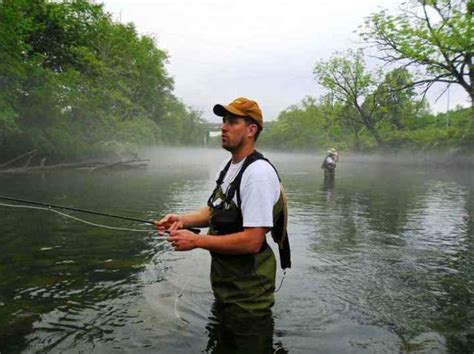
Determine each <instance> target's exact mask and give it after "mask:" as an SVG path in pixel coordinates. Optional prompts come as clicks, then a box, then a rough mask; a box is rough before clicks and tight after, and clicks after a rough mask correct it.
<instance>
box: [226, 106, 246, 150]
mask: <svg viewBox="0 0 474 354" xmlns="http://www.w3.org/2000/svg"><path fill="white" fill-rule="evenodd" d="M248 132H249V124H248V123H247V122H246V121H245V119H244V118H242V117H237V116H233V115H230V114H229V115H226V116H225V117H223V118H222V127H221V133H222V137H221V141H222V147H223V148H224V149H226V150H227V151H230V152H232V151H235V150H238V149H239V148H240V147H241V146H242V145H243V144H244V143H245V142H246V141H247V139H249V137H248Z"/></svg>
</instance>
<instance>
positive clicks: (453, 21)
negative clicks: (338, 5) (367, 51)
mask: <svg viewBox="0 0 474 354" xmlns="http://www.w3.org/2000/svg"><path fill="white" fill-rule="evenodd" d="M408 5H415V6H408ZM473 13H474V0H416V1H411V2H410V4H405V7H403V8H402V9H401V11H400V13H398V14H395V15H392V14H389V13H388V12H387V11H385V10H384V11H380V12H378V13H375V14H372V15H371V16H370V17H369V18H367V20H366V23H365V26H364V27H363V28H362V30H361V35H362V36H363V38H364V39H365V40H367V41H369V42H371V43H372V44H374V45H375V46H376V47H377V49H378V53H380V55H379V57H380V59H382V60H383V61H385V62H388V63H391V64H400V65H405V66H415V67H417V68H419V69H420V70H419V71H418V72H417V76H416V78H415V80H414V81H413V83H412V84H414V85H426V86H425V87H426V89H429V88H430V87H431V86H432V85H433V84H435V83H445V84H447V85H451V84H457V85H460V86H461V87H463V89H464V90H465V91H466V93H467V94H468V95H469V97H470V99H471V104H472V107H474V22H473ZM471 113H472V128H473V129H474V109H473V111H472V112H471Z"/></svg>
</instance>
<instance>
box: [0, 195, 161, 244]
mask: <svg viewBox="0 0 474 354" xmlns="http://www.w3.org/2000/svg"><path fill="white" fill-rule="evenodd" d="M0 205H1V206H5V207H10V208H23V209H37V210H44V211H50V212H53V213H56V214H59V215H61V216H64V217H65V218H70V219H73V220H76V221H79V222H82V223H84V224H87V225H91V226H96V227H101V228H104V229H110V230H118V231H131V232H148V233H149V232H150V230H141V229H130V228H125V227H116V226H109V225H103V224H96V223H93V222H91V221H87V220H84V219H80V218H78V217H76V216H72V215H69V214H66V213H62V212H60V211H58V210H54V209H52V208H43V207H37V206H31V205H14V204H5V203H0ZM156 238H158V239H163V240H164V239H166V238H167V236H157V237H156Z"/></svg>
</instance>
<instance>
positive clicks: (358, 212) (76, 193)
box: [0, 149, 474, 353]
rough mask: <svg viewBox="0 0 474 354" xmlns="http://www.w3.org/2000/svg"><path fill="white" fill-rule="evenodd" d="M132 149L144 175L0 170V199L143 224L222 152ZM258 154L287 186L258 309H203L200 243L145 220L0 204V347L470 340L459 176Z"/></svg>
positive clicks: (471, 217)
mask: <svg viewBox="0 0 474 354" xmlns="http://www.w3.org/2000/svg"><path fill="white" fill-rule="evenodd" d="M148 154H149V156H146V157H150V158H151V160H152V161H151V165H150V166H149V168H148V169H147V170H140V171H126V172H116V171H115V172H100V173H88V172H84V171H80V172H79V171H63V172H55V173H49V174H43V175H41V174H35V175H24V176H0V195H14V196H17V197H19V198H25V199H32V200H40V201H45V202H50V203H55V204H63V205H71V206H75V207H79V208H85V209H93V210H100V211H104V212H110V213H114V214H122V215H128V216H130V217H134V218H138V219H153V218H157V217H159V216H160V215H162V214H164V213H167V212H169V211H177V212H180V211H185V210H190V209H194V208H196V207H199V206H201V205H202V204H203V203H204V202H205V201H206V200H207V197H208V193H209V192H210V191H211V189H212V187H213V183H214V178H215V169H216V168H217V167H218V166H219V164H220V162H221V161H222V160H223V159H224V158H226V153H225V152H224V151H220V150H192V151H189V150H185V149H161V150H155V151H151V152H149V153H148ZM196 156H199V158H196ZM268 156H269V157H270V158H271V159H272V161H273V162H274V163H275V165H276V166H277V167H278V168H279V170H280V174H281V176H282V179H283V182H284V184H285V186H286V190H287V193H288V197H289V207H290V220H289V231H290V237H291V240H292V253H293V268H292V269H291V270H290V272H289V273H288V275H287V277H286V279H285V282H284V284H283V286H282V288H281V290H280V291H279V292H278V293H277V295H276V305H275V307H274V308H273V309H272V312H271V313H267V314H266V315H265V316H257V317H255V316H254V317H252V318H248V317H245V316H243V314H242V313H237V314H235V313H232V312H224V311H222V310H221V309H219V308H217V307H215V306H214V305H213V296H212V292H211V288H210V284H209V267H210V259H209V255H208V254H207V252H205V251H203V250H195V251H193V252H188V253H177V252H173V251H172V250H171V249H170V248H169V246H168V245H167V244H166V243H164V242H163V241H161V240H159V239H157V238H155V234H154V232H153V230H149V232H144V233H133V232H125V231H113V230H107V229H101V228H95V227H92V226H89V225H85V224H81V223H78V222H77V221H74V220H70V219H65V218H63V217H61V216H58V215H56V214H52V213H47V212H44V211H37V210H26V209H11V208H6V207H1V206H0V217H1V221H2V222H1V223H0V245H1V246H0V351H1V352H18V351H22V350H25V351H27V352H36V351H41V350H46V351H57V352H78V351H84V352H97V353H102V352H111V351H129V352H132V351H133V352H160V353H182V352H186V353H189V352H196V353H200V352H208V353H232V352H237V353H238V352H242V353H243V352H245V353H258V352H260V353H273V352H276V353H285V352H311V353H315V352H316V353H328V352H330V353H353V352H357V353H359V352H362V353H374V352H376V353H378V352H451V353H460V352H471V351H472V348H473V347H474V329H473V328H474V316H473V313H474V305H473V303H472V294H473V291H474V272H473V267H474V254H473V246H474V244H473V243H474V178H473V177H474V176H473V172H472V171H469V170H449V171H448V170H436V169H428V168H427V167H423V166H417V165H416V164H413V163H412V164H410V165H403V164H401V163H396V164H395V163H392V164H388V163H384V162H382V161H380V160H379V161H376V162H374V161H371V160H370V159H364V160H362V159H356V158H355V157H352V158H351V157H344V159H343V160H341V162H340V163H339V165H338V169H337V175H336V178H335V179H334V180H324V178H323V173H322V170H321V169H320V168H319V164H320V160H321V158H322V156H311V155H303V154H300V155H291V154H279V153H278V154H277V153H269V154H268ZM74 215H75V216H79V217H83V218H84V219H88V220H90V221H93V222H97V223H103V224H108V225H113V226H119V227H133V228H137V229H142V230H147V229H149V226H148V225H146V224H140V223H130V222H126V221H120V220H112V219H106V218H101V217H98V216H92V217H90V216H85V215H77V214H74ZM273 246H274V245H272V247H273ZM277 276H278V278H279V279H277V281H279V280H280V278H281V274H278V275H277Z"/></svg>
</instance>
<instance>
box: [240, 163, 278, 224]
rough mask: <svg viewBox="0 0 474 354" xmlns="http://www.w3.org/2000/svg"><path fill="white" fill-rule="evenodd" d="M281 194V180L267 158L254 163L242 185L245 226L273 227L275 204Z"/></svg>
mask: <svg viewBox="0 0 474 354" xmlns="http://www.w3.org/2000/svg"><path fill="white" fill-rule="evenodd" d="M279 196H280V182H279V180H278V176H277V174H276V172H275V170H274V169H273V167H272V166H270V164H269V163H268V162H266V161H265V160H258V161H255V162H254V163H252V164H251V165H250V166H249V167H247V169H246V170H245V172H244V175H243V176H242V181H241V185H240V197H241V210H242V218H243V226H244V227H273V206H274V205H275V204H276V202H277V201H278V198H279Z"/></svg>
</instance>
